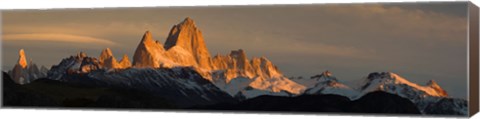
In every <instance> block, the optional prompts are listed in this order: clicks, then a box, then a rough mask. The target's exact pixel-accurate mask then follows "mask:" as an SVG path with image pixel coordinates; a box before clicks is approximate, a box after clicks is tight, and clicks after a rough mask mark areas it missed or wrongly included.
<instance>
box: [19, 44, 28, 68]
mask: <svg viewBox="0 0 480 119" xmlns="http://www.w3.org/2000/svg"><path fill="white" fill-rule="evenodd" d="M17 64H18V65H20V67H22V68H24V69H25V68H27V65H28V64H27V57H26V56H25V51H24V50H23V49H20V51H18V62H17Z"/></svg>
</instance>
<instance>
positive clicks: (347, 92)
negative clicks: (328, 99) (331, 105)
mask: <svg viewBox="0 0 480 119" xmlns="http://www.w3.org/2000/svg"><path fill="white" fill-rule="evenodd" d="M308 82H309V83H312V82H314V85H313V86H311V87H309V88H308V89H307V90H305V93H306V94H337V95H343V96H346V97H348V98H350V99H354V98H356V97H357V96H358V95H359V94H360V92H359V91H357V90H354V89H352V88H350V87H349V86H347V85H345V84H343V83H341V82H339V81H338V80H337V78H336V77H335V76H333V74H332V72H330V71H328V70H327V71H325V72H322V73H321V74H319V75H315V76H312V77H310V81H308Z"/></svg>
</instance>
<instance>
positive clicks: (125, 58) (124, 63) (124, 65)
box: [119, 54, 132, 68]
mask: <svg viewBox="0 0 480 119" xmlns="http://www.w3.org/2000/svg"><path fill="white" fill-rule="evenodd" d="M119 64H120V67H121V68H128V67H130V66H132V63H131V62H130V60H129V59H128V56H127V54H125V55H123V57H122V59H121V60H120V63H119Z"/></svg>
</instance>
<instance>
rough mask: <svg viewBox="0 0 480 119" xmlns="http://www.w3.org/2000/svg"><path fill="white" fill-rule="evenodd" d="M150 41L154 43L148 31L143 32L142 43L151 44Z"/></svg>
mask: <svg viewBox="0 0 480 119" xmlns="http://www.w3.org/2000/svg"><path fill="white" fill-rule="evenodd" d="M151 41H154V40H153V39H152V34H151V33H150V31H145V33H144V34H143V37H142V42H151Z"/></svg>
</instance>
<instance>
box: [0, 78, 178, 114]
mask: <svg viewBox="0 0 480 119" xmlns="http://www.w3.org/2000/svg"><path fill="white" fill-rule="evenodd" d="M2 105H3V106H6V107H47V108H48V107H78V108H86V107H94V108H136V109H175V108H176V107H175V106H174V105H171V103H170V102H168V101H166V100H165V99H163V98H162V97H157V96H153V95H152V94H148V93H145V92H140V91H135V90H125V89H119V88H101V87H93V86H88V85H85V86H83V85H72V84H68V83H65V82H60V81H56V80H51V79H45V78H42V79H37V80H35V81H34V82H32V83H29V84H26V85H18V84H16V83H14V82H13V81H12V79H11V78H10V76H8V74H6V73H3V102H2Z"/></svg>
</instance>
